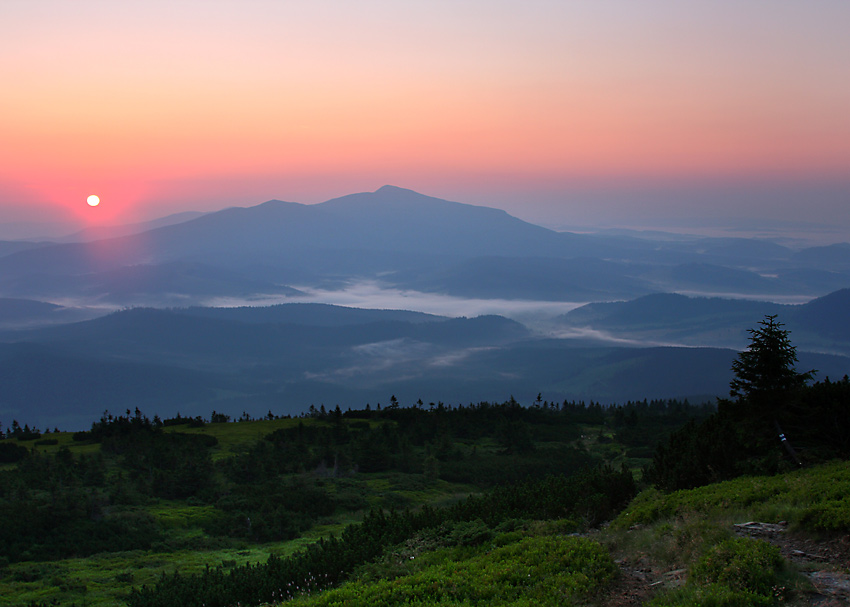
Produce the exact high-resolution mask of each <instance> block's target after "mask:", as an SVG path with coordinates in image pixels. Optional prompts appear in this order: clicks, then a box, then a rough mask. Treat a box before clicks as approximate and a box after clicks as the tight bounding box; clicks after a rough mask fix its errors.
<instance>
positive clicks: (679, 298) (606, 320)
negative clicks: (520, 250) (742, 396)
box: [559, 289, 850, 355]
mask: <svg viewBox="0 0 850 607" xmlns="http://www.w3.org/2000/svg"><path fill="white" fill-rule="evenodd" d="M848 310H850V289H841V290H838V291H835V292H833V293H830V294H828V295H825V296H823V297H819V298H817V299H814V300H812V301H810V302H808V303H806V304H800V305H788V304H776V303H770V302H762V301H747V300H740V299H724V298H719V297H711V298H708V297H687V296H684V295H678V294H674V293H655V294H652V295H647V296H644V297H640V298H637V299H634V300H631V301H624V302H611V303H593V304H588V305H585V306H582V307H580V308H577V309H575V310H573V311H571V312H569V313H567V314H565V315H563V316H561V317H560V318H559V322H560V325H561V326H562V327H576V328H579V327H581V328H585V327H586V328H592V329H595V330H601V331H605V332H608V333H610V334H612V335H616V336H619V337H623V338H631V339H636V340H644V341H658V342H664V341H668V342H675V343H681V344H690V345H703V346H704V345H715V346H720V347H733V348H743V347H745V345H746V344H747V342H748V337H749V334H748V330H749V329H752V328H754V327H756V326H757V323H758V322H759V321H760V320H762V319H763V318H764V316H765V315H767V314H776V315H777V316H778V320H779V321H780V322H782V323H783V324H784V325H785V326H786V328H787V329H788V330H789V331H791V337H792V341H793V342H794V343H795V345H797V346H798V347H799V348H800V349H801V350H806V349H808V350H812V351H828V352H840V353H842V354H844V355H850V316H848Z"/></svg>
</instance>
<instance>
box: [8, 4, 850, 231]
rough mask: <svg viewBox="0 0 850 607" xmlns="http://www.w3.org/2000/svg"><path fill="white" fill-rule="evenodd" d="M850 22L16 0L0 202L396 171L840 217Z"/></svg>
mask: <svg viewBox="0 0 850 607" xmlns="http://www.w3.org/2000/svg"><path fill="white" fill-rule="evenodd" d="M848 25H850V5H848V4H847V3H846V2H841V1H824V2H820V3H818V4H817V10H813V9H812V6H811V5H807V4H802V3H796V2H787V1H780V2H772V3H770V4H769V5H766V4H764V3H762V2H755V1H751V0H747V1H744V2H740V1H735V2H731V1H722V2H712V3H688V4H687V5H684V4H682V3H676V2H671V1H660V0H651V1H648V2H641V3H634V2H626V1H607V0H606V1H601V2H593V3H557V2H547V1H542V0H537V1H531V2H516V1H499V2H483V1H478V0H475V1H468V2H460V3H456V2H418V1H416V2H382V1H377V0H366V1H364V2H358V3H340V2H329V1H321V2H311V3H301V2H296V3H292V2H286V3H279V2H263V1H253V2H213V3H210V2H202V1H198V0H195V1H184V2H179V3H166V2H122V3H104V2H94V1H81V2H73V3H70V2H61V1H55V0H54V1H51V0H34V1H32V2H7V3H3V5H2V7H0V50H2V52H3V54H4V56H6V57H7V58H9V59H10V60H9V61H5V62H3V63H2V65H0V77H2V79H3V82H4V83H5V84H4V91H5V92H4V98H3V102H2V104H3V112H2V115H0V128H1V129H2V132H3V133H4V135H3V138H4V144H3V146H2V156H0V160H2V166H3V171H2V174H0V196H2V198H0V205H2V206H0V212H2V213H5V214H6V215H7V216H8V217H13V216H14V218H18V217H20V216H26V215H28V214H29V216H30V217H29V218H30V219H34V218H37V217H39V216H42V215H43V214H44V212H45V209H50V208H54V209H57V208H64V209H74V208H75V205H77V204H78V202H77V201H79V193H78V192H79V191H80V190H81V189H82V188H84V187H85V186H84V184H86V183H94V182H96V183H104V184H106V187H105V188H104V190H103V192H104V193H108V194H109V199H110V201H111V204H110V208H111V211H110V213H109V215H107V214H104V215H103V216H102V217H101V218H100V219H98V221H107V220H108V221H111V222H119V223H120V222H127V221H134V220H139V219H149V218H152V217H155V216H161V215H163V214H167V213H172V212H178V211H183V210H187V209H196V210H213V209H215V208H221V207H224V206H232V205H251V204H256V203H259V202H262V201H263V200H266V199H270V198H281V199H287V200H295V201H299V202H320V201H322V200H325V199H327V198H330V197H333V196H338V195H342V194H346V193H350V192H355V191H364V190H374V189H376V188H378V187H380V186H381V185H383V184H385V183H393V184H397V185H401V186H404V187H410V188H413V189H416V190H418V191H423V192H427V193H429V194H432V195H436V196H440V197H444V198H449V199H453V200H463V201H466V202H475V203H480V204H489V205H492V206H500V207H502V208H506V209H507V210H509V211H510V212H512V213H514V214H517V215H519V216H521V217H528V218H531V219H537V220H545V221H549V222H550V223H551V222H561V223H568V222H570V221H573V222H580V221H585V220H586V221H591V220H600V219H604V218H608V219H609V220H610V219H611V218H612V217H618V218H621V219H622V220H623V221H628V220H629V219H632V220H637V219H640V220H652V219H653V218H655V219H663V218H666V219H679V220H683V221H684V220H687V219H688V218H698V219H702V218H706V217H715V218H716V217H724V216H729V217H730V218H732V219H734V218H736V217H759V216H763V215H770V216H773V217H774V218H775V219H779V220H785V221H798V220H803V219H805V220H807V221H815V222H828V223H835V222H838V223H840V224H843V225H847V224H848V221H850V220H848V216H847V212H846V210H845V209H846V200H847V196H848V192H850V185H848V183H850V113H848V112H847V111H846V108H847V107H850V80H848V79H847V77H846V58H847V57H848V55H850V42H848V37H847V36H846V32H847V27H848ZM92 31H96V32H98V34H97V35H96V36H92V35H91V32H92ZM107 190H108V192H107ZM706 192H713V194H710V195H706ZM754 193H755V195H754ZM706 198H708V200H706ZM85 220H86V221H93V220H94V219H93V218H91V217H89V218H87V219H85Z"/></svg>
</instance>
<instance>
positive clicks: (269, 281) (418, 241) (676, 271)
mask: <svg viewBox="0 0 850 607" xmlns="http://www.w3.org/2000/svg"><path fill="white" fill-rule="evenodd" d="M184 219H186V218H185V217H184V216H180V217H171V218H164V219H163V220H162V222H161V223H170V225H163V226H161V227H155V228H152V229H148V230H146V231H143V232H140V233H136V234H131V235H127V236H121V237H112V238H106V239H100V240H91V241H88V242H78V243H66V244H54V245H47V246H41V245H39V246H38V247H37V248H30V249H28V250H18V251H13V249H14V247H11V248H9V249H8V253H7V254H6V255H3V256H0V296H6V297H29V298H43V299H48V298H58V297H62V296H65V295H66V294H67V293H68V292H69V291H70V292H73V293H75V294H78V295H80V296H84V297H86V298H89V299H105V300H107V301H112V302H120V303H122V304H124V305H155V304H156V301H155V300H156V296H157V295H158V294H163V295H167V298H166V299H165V301H164V302H163V303H161V304H160V305H173V304H174V302H175V301H178V300H179V298H181V297H182V298H184V300H185V301H187V302H188V303H196V304H197V303H203V300H202V299H201V298H202V297H207V298H209V297H214V296H221V297H225V296H233V295H235V294H238V295H240V296H243V295H245V292H246V291H252V290H253V291H254V294H262V293H264V292H265V293H268V292H273V293H283V294H286V293H290V294H294V293H293V292H290V291H287V290H286V288H285V287H288V288H292V286H293V285H295V288H297V287H299V286H312V287H322V288H344V287H345V286H346V285H349V284H351V283H354V282H358V281H363V280H370V281H376V282H377V283H379V284H380V285H382V286H386V287H394V288H405V289H414V290H420V291H428V292H436V293H443V294H450V295H457V296H463V297H473V298H499V299H528V298H537V299H545V300H565V299H566V300H571V301H576V300H579V301H580V300H612V299H625V298H630V297H635V296H638V295H642V294H647V293H652V292H658V291H688V292H693V293H705V294H711V293H736V294H747V295H763V296H765V297H767V296H769V295H771V294H772V295H784V294H805V295H810V296H811V295H822V294H824V293H826V292H829V291H833V290H836V289H838V288H842V287H845V286H847V284H850V265H844V264H843V261H842V260H844V259H846V250H845V247H842V246H839V245H836V246H834V247H829V248H825V249H824V250H820V249H812V250H808V251H803V252H800V253H799V254H795V253H794V252H793V251H791V250H790V249H787V248H785V247H782V246H780V245H778V244H775V243H771V242H768V241H763V240H747V239H705V238H699V239H694V238H683V239H680V240H675V239H670V238H665V239H661V240H651V239H648V238H645V237H644V238H638V237H636V236H633V235H612V234H601V235H589V234H576V233H561V232H555V231H552V230H549V229H546V228H543V227H540V226H536V225H533V224H530V223H527V222H524V221H522V220H520V219H517V218H515V217H512V216H510V215H508V214H507V213H505V212H504V211H501V210H497V209H493V208H488V207H483V206H474V205H469V204H462V203H458V202H450V201H447V200H441V199H438V198H434V197H431V196H425V195H423V194H419V193H417V192H413V191H411V190H406V189H403V188H398V187H394V186H384V187H382V188H380V189H379V190H377V191H375V192H364V193H359V194H351V195H348V196H343V197H341V198H336V199H333V200H328V201H326V202H323V203H319V204H313V205H304V204H298V203H294V202H283V201H280V200H271V201H268V202H265V203H263V204H259V205H257V206H253V207H248V208H241V207H234V208H229V209H225V210H222V211H218V212H215V213H208V214H205V215H203V216H200V217H195V218H192V219H188V220H185V221H184ZM178 220H179V222H177V221H178ZM175 222H177V223H175ZM150 225H153V224H150ZM144 227H147V226H144ZM140 228H141V226H136V228H133V229H140ZM107 233H109V232H107ZM96 236H97V234H93V233H86V234H85V235H82V236H78V237H80V238H86V239H87V240H88V239H90V238H95V237H96ZM33 246H34V245H33ZM193 264H200V265H203V266H205V267H207V268H209V269H210V271H208V272H206V275H205V277H204V278H203V280H199V276H198V272H196V271H192V272H190V275H189V276H187V280H182V278H181V279H178V275H179V274H180V273H182V272H187V270H178V269H179V268H190V267H198V266H195V265H193ZM137 267H144V269H138V270H131V269H130V268H137ZM110 273H112V274H113V276H112V277H110ZM134 273H135V274H136V275H138V274H144V280H143V282H144V283H145V284H146V285H148V286H147V287H146V288H145V289H141V290H133V289H134V287H132V285H129V286H130V287H131V288H129V289H128V284H127V282H128V280H129V279H127V280H122V279H121V278H120V277H119V276H118V275H119V274H125V275H127V276H128V277H129V276H132V275H133V274H134ZM801 273H802V274H803V275H806V273H808V274H809V275H811V276H812V277H813V278H812V279H811V280H808V281H805V280H800V275H801ZM213 274H218V275H219V278H213Z"/></svg>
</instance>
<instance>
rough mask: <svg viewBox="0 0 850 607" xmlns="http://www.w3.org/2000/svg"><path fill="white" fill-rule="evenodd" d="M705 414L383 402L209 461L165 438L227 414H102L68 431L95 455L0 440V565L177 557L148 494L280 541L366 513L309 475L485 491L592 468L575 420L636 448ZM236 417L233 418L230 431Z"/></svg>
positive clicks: (196, 444) (669, 404)
mask: <svg viewBox="0 0 850 607" xmlns="http://www.w3.org/2000/svg"><path fill="white" fill-rule="evenodd" d="M709 412H710V409H709V408H707V407H706V406H699V407H694V406H691V405H689V404H688V403H687V402H679V401H650V402H647V401H643V402H633V403H626V404H625V405H622V406H617V407H603V406H602V405H600V404H598V403H592V402H591V403H587V404H585V403H582V402H578V403H576V402H565V403H549V402H547V401H545V400H543V399H542V398H538V400H537V402H535V403H534V404H533V405H531V406H530V407H523V406H520V405H519V403H517V402H516V401H515V400H514V399H510V400H508V401H507V402H505V403H498V404H493V403H486V402H483V403H478V404H471V405H459V406H450V405H446V404H443V403H436V404H433V405H424V404H421V403H417V404H416V405H415V406H411V407H402V406H400V405H399V404H398V403H397V402H396V401H395V399H394V398H392V399H390V404H389V405H388V406H386V407H383V408H380V407H376V408H374V409H372V408H371V407H368V406H367V407H366V408H364V409H362V410H347V411H345V412H343V411H341V410H340V409H339V408H336V409H334V410H332V411H323V410H322V408H319V409H316V408H313V410H312V411H309V412H307V413H306V414H305V416H304V417H303V418H302V419H298V420H293V421H292V423H291V425H290V426H289V427H286V428H282V429H279V430H276V431H274V432H272V433H270V434H268V435H267V436H266V437H265V438H264V439H259V440H256V441H254V442H251V443H249V444H246V445H244V446H243V447H242V448H241V449H240V450H239V451H238V452H237V453H235V454H233V455H232V456H230V457H226V458H221V459H220V460H218V461H217V462H215V463H213V459H212V450H213V449H214V448H215V447H216V442H217V441H216V439H215V438H214V437H212V436H209V435H206V434H203V433H197V432H195V433H188V432H180V431H179V430H180V428H186V427H202V426H204V425H205V424H211V423H219V424H221V423H228V421H229V419H228V418H227V416H224V415H222V414H220V413H215V412H214V413H213V415H212V416H211V418H210V420H205V419H199V418H186V417H180V416H177V417H175V418H172V419H165V420H162V419H160V418H159V417H157V416H154V417H153V418H152V419H151V418H148V417H147V416H145V415H144V414H142V412H141V411H139V410H138V409H136V410H135V411H134V412H131V411H129V410H128V411H127V412H126V413H125V414H124V415H112V414H109V413H105V414H104V415H103V417H102V418H101V419H100V420H98V421H96V422H94V423H93V424H92V427H91V429H90V430H88V431H85V432H77V433H75V434H74V435H73V438H74V441H75V442H76V443H77V444H80V445H85V444H90V445H99V451H97V452H95V453H91V454H79V453H72V452H71V451H70V450H69V449H67V448H61V449H59V450H58V451H55V452H53V453H52V454H48V453H46V452H42V451H38V450H36V449H28V448H26V447H25V446H23V443H24V441H22V440H20V439H19V438H9V439H4V440H2V441H0V455H2V456H3V457H4V460H3V461H5V462H13V463H15V464H16V465H15V466H14V468H11V469H6V470H2V471H0V516H2V520H4V521H6V522H5V524H4V525H3V526H2V527H0V566H2V564H3V563H4V562H7V563H11V562H17V561H22V560H51V559H59V558H67V557H73V556H79V557H85V556H88V555H91V554H94V553H97V552H103V551H110V550H131V549H158V550H166V551H168V550H172V549H178V548H180V547H181V546H180V545H177V544H174V543H173V541H172V540H170V539H169V538H167V537H165V534H164V531H163V530H162V529H161V528H160V526H159V525H158V524H157V522H156V520H155V519H154V518H153V517H152V516H151V515H150V514H148V513H147V512H146V511H145V505H146V504H148V503H150V502H151V500H152V499H158V498H162V499H170V500H175V499H176V500H183V501H188V502H189V503H191V504H192V505H208V506H212V510H211V513H210V514H209V515H208V516H205V518H204V519H203V522H202V528H203V530H204V531H205V532H206V534H207V535H208V536H209V537H210V538H220V539H221V540H226V541H230V540H248V541H276V540H287V539H292V538H294V537H297V536H298V535H299V534H300V533H301V532H302V531H304V530H305V529H307V528H309V527H310V526H311V525H313V524H314V523H315V522H316V521H317V520H318V519H319V518H320V517H324V516H329V515H332V514H334V513H337V512H349V511H356V510H362V509H365V508H368V503H367V501H366V499H365V498H364V496H363V494H362V493H361V492H358V491H356V490H354V489H346V488H338V487H334V486H332V485H330V484H327V483H326V482H324V481H323V479H333V478H349V477H351V476H352V475H356V474H360V473H371V472H399V473H403V474H407V475H414V477H412V478H420V479H422V480H421V482H429V481H431V480H436V479H444V480H448V481H452V482H464V483H468V484H472V485H475V486H478V487H481V488H488V487H493V486H496V485H498V484H500V483H510V482H517V481H520V480H523V479H539V478H542V477H544V476H547V475H570V474H573V473H575V472H577V471H578V470H581V469H583V468H586V467H590V466H594V465H597V464H598V463H599V459H598V458H594V457H592V456H591V455H590V454H589V453H588V452H587V451H585V450H583V449H580V448H577V447H574V446H570V444H569V443H570V442H571V441H573V440H574V439H576V438H578V437H579V436H580V433H581V432H582V430H581V428H582V427H586V425H593V424H601V425H602V426H604V427H605V428H606V433H607V434H614V435H615V437H616V438H617V439H618V440H619V437H621V436H622V437H628V438H626V439H625V440H628V441H630V442H631V443H632V444H633V445H634V446H633V447H630V449H631V448H634V449H636V450H646V449H648V448H649V443H648V442H647V441H648V440H652V437H654V436H656V435H657V434H659V433H664V432H668V433H669V432H670V431H671V430H672V429H673V428H674V427H676V426H678V425H680V424H681V423H682V420H683V419H687V418H688V417H692V416H697V417H700V416H701V417H704V416H705V415H707V414H709ZM268 417H271V418H273V417H274V416H272V415H271V414H270V415H269V416H268ZM213 420H214V421H213ZM247 421H248V416H246V415H243V416H242V418H240V420H239V422H235V423H241V422H247ZM231 423H234V422H231ZM602 426H601V427H602ZM17 427H19V426H16V428H17ZM640 437H644V439H645V440H643V441H641V440H639V439H640ZM39 440H41V439H39ZM37 442H38V441H36V443H37ZM29 444H30V445H35V443H29ZM485 446H486V448H485ZM397 504H398V505H399V506H403V505H404V502H403V500H402V501H397ZM210 541H213V540H210Z"/></svg>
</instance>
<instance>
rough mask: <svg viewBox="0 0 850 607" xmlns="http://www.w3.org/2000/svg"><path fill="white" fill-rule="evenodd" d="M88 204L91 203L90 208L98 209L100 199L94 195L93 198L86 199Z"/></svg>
mask: <svg viewBox="0 0 850 607" xmlns="http://www.w3.org/2000/svg"><path fill="white" fill-rule="evenodd" d="M86 202H87V203H89V206H90V207H96V206H97V205H99V204H100V197H99V196H95V195H94V194H92V195H91V196H89V197H88V198H86Z"/></svg>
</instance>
